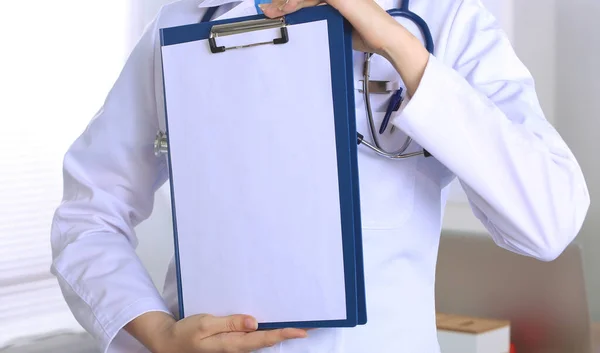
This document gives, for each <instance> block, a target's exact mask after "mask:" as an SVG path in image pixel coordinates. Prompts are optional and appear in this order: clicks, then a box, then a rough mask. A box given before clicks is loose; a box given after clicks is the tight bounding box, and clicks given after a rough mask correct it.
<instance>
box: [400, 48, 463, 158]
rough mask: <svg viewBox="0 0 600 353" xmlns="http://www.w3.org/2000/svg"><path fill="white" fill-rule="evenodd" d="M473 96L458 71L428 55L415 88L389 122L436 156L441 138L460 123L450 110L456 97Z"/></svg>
mask: <svg viewBox="0 0 600 353" xmlns="http://www.w3.org/2000/svg"><path fill="white" fill-rule="evenodd" d="M472 95H473V91H472V88H471V87H470V86H469V85H468V84H467V83H465V82H464V79H463V78H462V77H460V76H459V75H458V73H456V72H455V71H454V70H452V69H451V68H450V67H448V66H447V65H446V64H445V63H443V62H442V61H441V60H440V59H438V58H436V57H435V56H433V55H430V56H429V61H428V63H427V66H426V68H425V71H424V74H423V77H422V79H421V82H420V84H419V87H418V89H417V91H416V92H415V94H414V95H413V96H412V97H411V98H410V99H407V100H406V101H405V104H404V105H403V106H402V107H401V109H400V111H399V113H398V114H397V115H396V116H395V117H394V119H393V121H392V123H393V124H394V125H395V126H396V127H398V128H399V129H401V130H402V131H404V133H406V134H407V135H408V136H410V137H411V138H412V139H413V140H415V141H416V142H417V143H419V144H420V145H421V147H423V148H424V149H426V150H427V151H428V152H429V153H431V154H433V155H434V156H435V155H436V154H438V153H436V152H437V150H440V152H443V151H441V150H442V149H444V147H443V146H446V144H445V143H444V141H445V140H446V141H449V138H448V135H447V134H449V133H451V132H452V131H455V130H456V128H457V126H460V125H461V124H460V123H459V122H458V121H456V119H457V118H458V117H457V116H456V114H457V112H455V111H454V110H453V108H455V107H457V104H460V102H457V101H456V100H461V99H467V100H469V99H471V98H472ZM471 102H472V100H471ZM470 106H473V104H472V103H471V104H470Z"/></svg>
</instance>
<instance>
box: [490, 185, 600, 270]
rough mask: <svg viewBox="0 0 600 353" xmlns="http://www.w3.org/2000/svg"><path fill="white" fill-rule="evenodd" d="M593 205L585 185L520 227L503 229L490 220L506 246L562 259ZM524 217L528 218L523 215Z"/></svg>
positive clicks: (538, 256) (531, 254)
mask: <svg viewBox="0 0 600 353" xmlns="http://www.w3.org/2000/svg"><path fill="white" fill-rule="evenodd" d="M589 207H590V197H589V194H588V192H587V189H586V188H584V189H583V191H582V192H580V193H579V195H578V196H577V197H573V198H571V200H570V201H568V202H558V203H556V204H555V205H553V207H550V208H546V209H545V210H546V211H547V212H543V213H542V214H540V213H538V214H537V215H536V216H535V217H534V218H529V220H528V221H526V222H520V225H519V226H517V227H509V228H508V229H507V228H504V229H500V227H498V224H494V225H492V224H491V223H490V222H488V225H489V227H488V229H489V230H490V232H491V234H492V236H493V238H495V240H496V242H497V243H498V244H499V245H501V246H502V247H504V248H506V249H507V250H510V251H512V252H515V253H518V254H521V255H525V256H528V257H531V258H534V259H536V260H539V261H542V262H552V261H555V260H556V259H558V258H559V257H560V256H561V255H562V253H563V252H564V251H565V250H566V249H567V247H568V246H569V245H570V244H571V243H572V242H573V241H574V240H575V238H576V237H577V236H578V235H579V233H580V231H581V229H582V227H583V223H584V221H585V218H586V216H587V213H588V210H589ZM521 221H524V219H523V218H521ZM509 229H510V230H509Z"/></svg>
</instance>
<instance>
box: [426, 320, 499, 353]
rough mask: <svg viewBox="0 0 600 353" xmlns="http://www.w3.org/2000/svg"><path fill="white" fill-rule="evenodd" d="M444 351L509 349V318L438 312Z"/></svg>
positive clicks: (477, 352)
mask: <svg viewBox="0 0 600 353" xmlns="http://www.w3.org/2000/svg"><path fill="white" fill-rule="evenodd" d="M437 328H438V341H439V343H440V348H441V351H442V353H509V352H510V322H509V321H505V320H494V319H486V318H476V317H469V316H461V315H451V314H444V313H439V314H438V315H437Z"/></svg>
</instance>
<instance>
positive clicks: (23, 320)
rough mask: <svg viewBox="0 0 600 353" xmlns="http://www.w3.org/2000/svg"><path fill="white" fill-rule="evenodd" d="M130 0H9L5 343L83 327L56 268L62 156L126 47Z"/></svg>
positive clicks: (1, 61) (2, 188) (2, 111)
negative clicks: (53, 240) (54, 227)
mask: <svg viewBox="0 0 600 353" xmlns="http://www.w3.org/2000/svg"><path fill="white" fill-rule="evenodd" d="M127 17H128V2H127V1H123V0H104V1H93V2H92V1H80V0H54V1H44V0H30V1H5V2H2V3H1V4H0V31H1V32H2V33H3V36H2V49H1V52H0V77H1V79H0V97H1V98H0V117H1V119H2V132H3V133H2V139H3V143H2V147H1V149H0V151H1V152H0V155H1V158H0V171H1V172H0V347H2V346H4V345H5V344H6V343H7V342H8V341H11V340H13V339H17V338H22V337H26V336H32V335H40V334H47V333H48V332H52V331H56V330H59V331H62V330H80V328H79V325H78V324H77V322H76V321H75V320H74V319H73V316H72V315H71V313H70V311H69V310H68V308H67V306H66V304H65V303H64V299H63V297H62V294H61V293H60V290H59V288H58V284H57V282H56V279H55V278H54V277H53V276H52V275H51V274H50V264H51V249H50V225H51V221H52V215H53V213H54V210H55V208H56V206H57V205H58V204H59V202H60V200H61V197H62V159H63V156H64V153H65V152H66V150H67V148H68V147H69V145H70V144H71V143H72V141H73V140H74V139H75V138H76V137H77V136H78V135H79V134H80V133H81V131H82V130H83V129H84V128H85V127H86V125H87V124H88V122H89V121H90V119H91V118H92V117H93V115H94V114H95V113H96V111H97V110H98V109H99V108H100V106H101V105H102V103H103V100H104V98H105V97H106V94H107V93H108V91H109V90H110V88H111V86H112V85H113V83H114V81H115V80H116V78H117V75H118V73H119V71H120V70H121V68H122V65H123V63H124V60H125V58H126V55H127V49H128V48H127V45H128V43H127V39H128V38H127V34H128V33H127V30H128V28H127V26H126V24H127V20H128V18H127Z"/></svg>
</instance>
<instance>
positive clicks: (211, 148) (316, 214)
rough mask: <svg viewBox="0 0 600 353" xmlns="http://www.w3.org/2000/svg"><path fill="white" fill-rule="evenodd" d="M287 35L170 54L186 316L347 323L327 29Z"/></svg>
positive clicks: (166, 53)
mask: <svg viewBox="0 0 600 353" xmlns="http://www.w3.org/2000/svg"><path fill="white" fill-rule="evenodd" d="M289 35H290V42H289V43H287V44H285V45H262V46H257V47H251V48H245V49H240V50H231V51H227V52H225V53H220V54H212V53H211V52H210V50H209V47H208V43H207V41H196V42H191V43H185V44H180V45H173V46H168V47H164V48H163V61H164V65H165V69H164V74H165V88H166V92H167V94H166V103H167V114H168V130H169V131H168V132H169V140H170V146H169V148H170V156H171V163H172V174H171V178H172V181H173V183H174V186H173V190H172V192H173V193H174V194H173V195H174V207H175V208H176V209H175V211H176V226H177V229H176V231H177V236H178V244H179V256H180V268H181V278H182V290H183V301H184V311H185V315H186V316H189V315H194V314H199V313H208V314H213V315H229V314H249V315H254V316H255V317H256V318H257V319H258V320H259V321H260V322H289V321H313V320H317V321H320V320H340V319H346V297H345V295H346V294H345V293H346V291H345V281H344V262H343V248H342V232H341V220H340V200H339V186H338V170H337V155H336V144H335V133H334V115H333V114H334V112H333V101H332V88H331V67H330V58H329V43H328V35H327V22H326V21H320V22H313V23H308V24H300V25H294V26H290V27H289ZM278 36H279V31H278V30H268V31H259V32H254V33H245V34H242V35H236V36H231V37H225V38H218V39H217V44H218V45H219V46H221V45H225V46H229V45H233V44H235V45H237V44H246V43H253V42H261V41H264V40H272V39H274V38H276V37H278Z"/></svg>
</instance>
